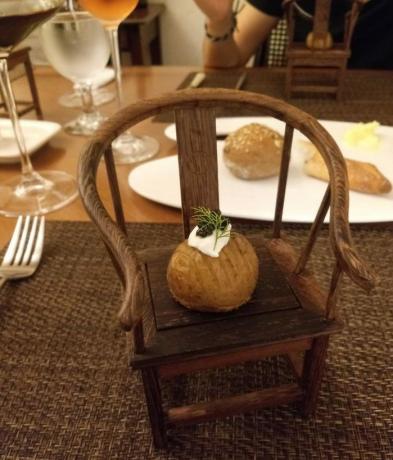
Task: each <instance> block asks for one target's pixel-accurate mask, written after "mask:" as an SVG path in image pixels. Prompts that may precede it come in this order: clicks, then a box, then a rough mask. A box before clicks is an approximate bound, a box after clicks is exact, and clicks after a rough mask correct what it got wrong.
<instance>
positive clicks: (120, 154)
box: [78, 0, 159, 164]
mask: <svg viewBox="0 0 393 460" xmlns="http://www.w3.org/2000/svg"><path fill="white" fill-rule="evenodd" d="M138 1H139V0H79V2H78V3H79V4H80V5H81V6H82V7H83V8H84V9H86V10H87V11H89V12H90V13H91V14H93V15H94V16H95V17H96V18H97V19H99V20H100V21H101V22H102V24H103V26H104V27H105V28H106V30H107V31H108V35H109V40H110V46H111V55H112V63H113V67H114V69H115V79H116V90H117V100H118V105H119V108H121V106H122V104H123V92H122V79H121V64H120V54H119V42H118V30H119V25H120V23H121V21H122V20H123V19H125V18H126V17H127V16H128V15H129V14H131V13H132V11H134V9H135V8H136V6H137V4H138ZM158 149H159V144H158V142H157V141H156V139H154V138H152V137H150V136H134V135H132V134H131V133H129V132H128V131H127V132H125V133H123V134H121V135H120V136H119V137H117V138H116V139H115V140H114V141H113V143H112V150H113V153H114V158H115V163H117V164H127V163H136V162H138V161H143V160H147V159H149V158H151V157H153V156H154V155H156V154H157V153H158Z"/></svg>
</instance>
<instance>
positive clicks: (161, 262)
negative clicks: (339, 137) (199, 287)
mask: <svg viewBox="0 0 393 460" xmlns="http://www.w3.org/2000/svg"><path fill="white" fill-rule="evenodd" d="M217 107H220V108H230V109H232V110H233V109H239V110H240V109H242V110H243V109H244V107H247V108H248V109H253V110H254V111H255V110H257V111H259V113H260V114H261V115H268V116H273V117H275V118H277V119H279V120H282V121H284V122H285V123H286V127H285V137H284V146H283V155H282V162H281V169H280V175H279V181H278V184H279V185H278V192H277V201H276V210H275V218H274V222H273V226H272V239H271V240H268V241H266V240H264V239H263V238H262V237H261V235H255V236H254V237H249V238H250V240H251V241H252V242H253V244H254V246H255V248H256V250H257V252H258V254H259V255H260V257H261V258H263V264H261V271H262V278H263V279H265V278H269V277H270V279H272V278H273V277H274V276H275V277H276V278H277V282H279V283H282V285H280V286H279V288H280V289H279V290H280V291H281V290H282V289H284V288H285V289H288V292H290V294H288V301H289V302H292V301H294V302H296V306H295V307H293V306H291V307H288V308H283V307H282V306H281V308H280V307H277V306H276V307H274V308H272V309H271V310H269V311H265V310H264V301H265V299H264V298H262V299H261V301H260V302H259V307H261V308H262V310H261V311H260V312H259V313H258V314H253V315H251V316H247V315H245V316H242V315H243V313H242V312H243V311H247V308H248V306H247V305H246V306H243V307H242V308H241V309H240V310H239V313H238V314H237V313H230V314H226V315H225V317H223V318H222V320H221V319H218V318H219V317H217V315H215V316H214V315H213V316H214V318H212V314H210V316H209V314H201V313H198V312H188V311H186V309H185V308H183V307H181V306H179V305H178V304H176V302H175V301H174V300H173V299H172V298H171V296H170V294H169V292H168V287H167V285H166V281H165V272H166V266H167V262H168V259H169V256H170V254H171V253H172V251H173V249H174V247H169V248H162V247H160V248H153V249H150V250H144V251H138V252H136V251H135V250H134V248H133V247H132V235H130V236H131V240H130V239H129V238H128V236H127V231H126V225H125V220H124V214H123V208H122V204H121V198H120V194H119V186H118V182H117V177H116V170H115V166H114V162H113V155H112V150H111V143H112V141H113V140H114V139H115V138H116V137H117V136H118V135H119V134H120V133H121V132H123V131H124V130H126V129H128V128H130V127H132V126H133V125H135V124H136V123H138V122H140V121H142V120H144V119H146V118H148V117H152V116H155V115H157V114H159V113H162V112H165V111H173V112H174V115H175V120H176V131H177V143H178V153H179V156H178V158H179V171H180V184H181V197H182V212H183V227H184V236H185V237H187V236H188V234H189V232H190V225H191V220H192V208H193V207H195V206H202V205H203V206H207V207H209V208H218V207H219V196H218V178H217V151H216V149H217V147H216V127H215V109H216V108H217ZM294 129H298V130H299V131H300V132H301V133H303V134H304V135H305V136H306V137H307V138H308V139H309V140H310V141H311V142H313V143H314V144H315V146H316V147H317V148H318V149H319V150H320V152H321V154H322V156H323V158H324V160H325V162H326V164H327V167H328V170H329V174H330V182H329V184H328V185H327V189H326V193H325V195H324V197H323V200H322V203H321V205H320V208H319V211H318V213H317V215H316V218H315V221H314V223H313V224H312V226H311V231H310V235H309V238H308V241H307V244H306V245H305V247H304V248H303V251H302V252H301V254H300V256H298V255H297V254H296V252H295V251H294V249H293V248H292V247H291V246H290V245H289V243H288V242H286V241H285V239H284V238H283V237H282V234H281V221H282V212H283V206H284V198H285V190H286V183H287V175H288V167H289V160H290V152H291V144H292V136H293V131H294ZM103 156H105V163H106V168H107V174H108V179H109V185H110V189H111V193H112V199H113V205H114V214H115V216H116V222H115V221H114V220H113V219H112V218H111V217H110V215H109V213H108V211H107V210H106V209H105V208H104V206H103V204H102V202H101V200H100V197H99V195H98V192H97V186H96V173H97V168H98V165H99V164H100V160H101V158H102V157H103ZM79 188H80V193H81V197H82V200H83V202H84V205H85V207H86V209H87V212H88V213H89V215H90V217H91V219H92V220H93V222H94V223H95V224H96V225H97V227H98V229H99V230H100V232H101V235H102V238H103V240H104V242H105V244H106V246H107V248H108V250H109V253H110V255H111V258H112V261H113V263H114V265H115V267H116V269H117V271H118V274H119V277H120V279H121V281H122V283H123V286H124V299H123V303H122V306H121V309H120V312H119V319H120V322H121V324H122V325H123V327H124V328H125V329H126V330H127V331H129V334H130V339H131V341H132V342H133V348H134V350H133V353H132V355H131V359H130V361H131V366H132V367H133V368H135V369H139V370H140V371H141V374H142V379H143V385H144V390H145V396H146V401H147V406H148V412H149V417H150V422H151V429H152V434H153V439H154V443H155V445H156V446H157V447H163V446H165V444H166V426H167V424H185V423H196V422H200V421H205V420H209V419H212V418H216V417H219V416H226V415H231V414H234V413H237V412H247V411H252V410H255V409H258V408H262V407H267V406H272V405H276V404H287V403H290V402H294V401H296V402H298V403H300V406H301V409H302V413H303V414H304V415H309V414H310V413H312V411H313V410H314V408H315V405H316V400H317V395H318V391H319V387H320V383H321V378H322V374H323V370H324V367H325V358H326V352H327V347H328V341H329V336H330V335H331V334H332V333H336V332H337V331H339V330H340V329H341V325H340V323H339V322H338V321H336V313H337V307H336V296H337V288H338V285H339V282H340V279H341V277H342V274H343V273H347V274H348V275H349V276H350V278H351V279H352V280H353V281H354V282H355V283H356V284H358V285H359V286H361V287H362V288H365V289H366V290H369V289H371V288H372V287H373V286H374V277H373V274H372V273H371V272H370V271H369V270H368V268H367V267H366V265H365V264H364V263H363V262H362V261H361V260H360V258H359V257H358V255H357V254H356V252H355V250H354V249H353V247H352V242H351V235H350V230H349V225H348V181H347V173H346V167H345V162H344V159H343V157H342V155H341V153H340V150H339V149H338V147H337V145H336V143H335V142H334V140H333V139H332V137H331V136H330V135H329V134H328V132H327V131H326V130H325V129H324V128H323V127H322V126H321V125H320V124H319V123H318V122H317V120H315V119H314V118H313V117H311V116H310V115H308V114H306V113H304V112H303V111H301V110H299V109H297V108H295V107H293V106H291V105H289V104H287V103H285V102H284V101H280V100H277V99H273V98H271V97H267V96H263V95H259V94H254V93H248V92H244V91H242V92H239V91H233V90H225V89H214V90H213V89H197V90H184V91H177V92H175V93H172V94H167V95H164V96H161V97H158V98H155V99H151V100H148V101H140V102H137V103H136V104H134V105H131V106H129V107H127V108H125V109H123V110H122V111H120V112H119V113H117V114H116V115H115V116H114V117H113V118H112V119H111V120H110V121H108V122H106V123H105V124H104V126H103V128H102V130H101V131H100V132H99V133H98V134H97V135H96V136H95V137H94V138H93V140H92V141H91V143H90V145H89V146H88V147H87V149H86V150H85V151H84V152H83V154H82V156H81V159H80V163H79ZM329 207H330V226H329V228H330V242H331V248H332V251H333V254H334V257H335V265H334V269H333V274H332V278H331V283H330V288H329V290H328V292H324V291H323V290H322V289H321V288H320V286H319V285H318V283H317V282H316V281H315V279H314V277H313V275H312V274H311V273H310V272H309V270H308V269H307V268H306V264H307V261H308V259H309V256H310V253H311V251H312V249H313V246H314V243H315V240H316V238H317V234H318V231H319V229H320V228H321V226H322V223H323V220H324V217H325V216H326V213H327V211H328V209H329ZM272 271H273V272H274V273H273V275H274V276H273V275H272V273H270V272H272ZM262 284H263V283H262ZM147 286H149V290H147ZM257 289H258V287H257ZM280 295H281V293H280ZM256 300H258V299H256ZM267 300H268V299H266V301H267ZM276 300H277V299H276ZM285 301H286V300H285ZM276 303H277V302H276ZM162 305H164V307H162ZM254 305H256V306H255V307H254V306H253V307H252V308H259V307H258V302H255V303H254ZM152 308H153V309H154V312H152V310H151V309H152ZM162 308H164V310H165V308H167V310H165V311H163V310H162ZM151 314H154V318H155V327H154V326H153V329H154V330H153V331H152V332H151V331H147V328H146V327H145V326H144V324H143V320H144V319H145V317H146V316H148V315H151ZM169 314H171V315H172V316H170V323H171V324H172V326H170V325H169V326H168V324H165V327H160V322H161V324H162V318H163V317H165V315H169ZM206 315H207V316H206ZM179 318H180V322H182V324H181V325H180V327H177V326H176V324H175V325H173V323H176V322H177V321H179ZM195 318H197V320H196V319H195ZM245 332H246V333H245ZM228 337H231V341H228ZM299 352H304V359H303V360H301V359H299V356H298V353H299ZM275 355H285V356H287V357H288V358H289V361H290V363H291V364H292V367H293V369H294V374H295V376H296V382H295V383H291V384H286V385H281V386H277V387H274V388H266V389H262V390H260V391H255V392H252V393H247V394H243V395H238V396H233V397H230V398H226V399H222V400H218V401H210V402H208V403H198V404H193V405H190V406H183V407H174V408H169V409H168V410H164V408H163V405H162V401H161V392H160V378H161V379H169V378H172V377H174V376H176V375H179V374H184V373H189V372H195V371H198V370H202V369H208V368H214V367H224V366H228V365H233V364H236V363H240V362H244V361H256V360H260V359H263V358H266V357H268V356H275Z"/></svg>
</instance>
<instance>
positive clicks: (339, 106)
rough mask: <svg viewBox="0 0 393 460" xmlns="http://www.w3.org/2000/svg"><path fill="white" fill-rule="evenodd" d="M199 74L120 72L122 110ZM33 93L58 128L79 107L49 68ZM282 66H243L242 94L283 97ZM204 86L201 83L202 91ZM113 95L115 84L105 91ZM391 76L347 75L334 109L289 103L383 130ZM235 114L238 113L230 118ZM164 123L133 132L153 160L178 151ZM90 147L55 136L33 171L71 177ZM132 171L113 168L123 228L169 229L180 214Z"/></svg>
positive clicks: (78, 216) (216, 75)
mask: <svg viewBox="0 0 393 460" xmlns="http://www.w3.org/2000/svg"><path fill="white" fill-rule="evenodd" d="M200 70H201V69H200V68H193V67H189V66H187V67H186V66H182V67H179V66H146V67H142V66H140V67H139V66H134V67H125V68H124V69H123V86H124V104H125V105H127V104H132V103H133V102H135V101H137V100H139V99H145V98H151V97H155V96H159V95H161V94H163V93H167V92H170V91H175V90H176V89H177V88H179V87H181V88H184V87H187V86H188V84H189V83H191V81H192V79H193V76H194V75H195V74H196V73H197V72H199V71H200ZM205 72H206V74H207V75H208V76H209V78H208V79H207V80H208V84H207V85H206V86H211V87H214V86H220V87H227V88H234V87H235V86H236V83H237V82H238V80H239V75H240V76H242V72H243V71H241V70H239V69H235V70H228V71H215V70H206V69H205ZM34 74H35V79H36V84H37V89H38V94H39V97H40V102H41V106H42V109H43V115H44V120H47V121H54V122H57V123H59V124H60V125H64V124H65V123H67V122H68V121H69V120H70V119H72V118H74V117H75V116H76V115H77V109H69V108H65V107H62V106H61V105H60V104H59V98H60V97H61V96H62V95H63V94H65V93H67V92H70V91H71V90H72V84H71V82H70V81H69V80H67V79H65V78H63V77H62V76H60V75H59V74H57V73H56V72H55V71H54V70H53V69H52V68H51V67H48V66H40V67H36V68H35V69H34ZM284 79H285V69H284V68H274V69H271V68H262V67H260V68H249V69H247V78H246V82H245V84H244V85H243V87H242V89H243V90H248V91H256V92H264V93H266V94H268V95H271V96H274V97H278V98H284ZM201 86H204V85H201ZM107 87H108V89H110V90H112V91H115V86H114V83H111V84H110V85H108V86H107ZM13 88H14V92H15V94H16V98H17V99H18V98H20V99H26V98H28V97H29V96H28V85H27V82H26V79H25V78H19V79H17V80H15V81H14V83H13ZM392 100H393V72H391V71H359V70H353V71H348V74H347V77H346V79H345V81H344V100H343V102H342V103H339V102H337V101H335V100H334V98H333V99H332V97H331V96H327V97H324V96H323V95H322V96H319V97H318V96H317V97H315V96H314V97H313V98H311V99H310V98H301V97H299V98H296V99H293V100H291V101H289V102H292V103H294V105H297V106H298V107H300V108H302V109H304V110H306V111H309V112H310V113H311V114H312V115H314V116H316V117H318V118H323V119H332V120H347V121H355V122H357V121H363V120H365V119H366V120H373V119H377V120H378V121H380V122H381V123H383V124H386V125H393V104H392V102H391V101H392ZM99 110H100V111H101V112H102V113H103V114H104V115H105V116H108V117H110V115H111V114H113V113H114V112H115V111H116V110H117V103H116V101H113V102H112V103H109V104H106V105H102V106H100V107H99ZM236 115H238V114H236ZM168 121H170V120H169V119H165V118H164V119H161V120H160V119H149V120H146V121H145V122H142V123H140V124H139V125H138V126H136V127H135V129H134V132H135V134H145V133H146V134H149V135H151V136H153V137H155V138H156V139H157V140H158V141H159V143H160V150H159V154H158V156H157V158H159V157H162V156H166V155H173V154H175V153H176V143H175V142H174V141H173V140H170V139H168V138H167V137H166V136H165V135H164V128H165V127H166V126H167V125H168ZM88 142H89V138H87V137H80V136H72V135H69V134H67V133H66V132H65V131H64V130H61V131H60V132H59V133H58V134H57V135H56V136H55V137H53V138H52V139H51V140H50V141H49V142H48V143H47V144H46V145H44V146H43V147H41V148H40V149H39V150H38V151H37V152H35V153H34V155H32V156H31V159H32V162H33V166H34V168H35V169H37V170H38V171H40V170H45V169H57V170H64V171H67V172H69V173H71V174H73V175H74V176H76V174H77V167H78V159H79V156H80V154H81V152H82V151H83V149H84V148H85V147H86V145H87V143H88ZM133 167H134V166H131V165H119V166H118V167H117V171H118V176H119V186H120V190H121V194H122V197H123V200H124V202H125V203H127V206H126V207H125V209H124V212H125V218H126V221H128V222H146V223H149V222H150V223H152V222H156V223H174V222H180V220H181V214H180V212H179V211H178V210H177V209H175V208H171V207H169V206H164V205H161V204H158V203H155V202H153V201H150V200H147V199H145V198H142V197H141V196H139V195H138V194H137V193H135V192H134V191H133V190H132V189H130V187H129V185H128V175H129V173H130V171H131V169H132V168H133ZM19 172H20V168H19V164H17V163H16V164H12V165H8V164H0V182H1V181H3V180H7V179H8V178H11V177H12V176H14V175H17V174H19ZM98 187H99V191H100V193H101V194H102V199H103V202H104V204H105V205H108V204H109V202H110V195H109V188H108V187H107V183H106V175H105V172H104V168H100V169H99V171H98ZM47 219H48V220H57V221H86V220H88V216H87V214H86V212H85V210H84V208H83V205H82V203H81V201H80V199H77V200H75V201H74V202H73V203H71V204H70V205H68V206H66V207H64V208H62V209H60V210H58V211H56V212H52V213H50V214H49V215H48V216H47ZM14 224H15V221H14V219H12V218H7V217H0V228H1V229H2V231H1V232H0V247H3V246H4V245H5V244H6V242H7V241H8V239H9V237H10V235H11V232H12V229H13V226H14Z"/></svg>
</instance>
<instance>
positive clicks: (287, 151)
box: [273, 124, 293, 238]
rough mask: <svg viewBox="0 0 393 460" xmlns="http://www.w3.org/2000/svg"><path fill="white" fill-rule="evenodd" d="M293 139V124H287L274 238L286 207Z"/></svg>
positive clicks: (278, 234) (278, 230) (277, 235)
mask: <svg viewBox="0 0 393 460" xmlns="http://www.w3.org/2000/svg"><path fill="white" fill-rule="evenodd" d="M292 139H293V127H292V126H291V125H288V124H286V125H285V134H284V144H283V148H282V156H281V165H280V176H279V179H278V190H277V198H276V210H275V213H274V222H273V238H279V237H280V230H281V222H282V212H283V209H284V200H285V190H286V187H287V180H288V168H289V161H290V159H291V148H292Z"/></svg>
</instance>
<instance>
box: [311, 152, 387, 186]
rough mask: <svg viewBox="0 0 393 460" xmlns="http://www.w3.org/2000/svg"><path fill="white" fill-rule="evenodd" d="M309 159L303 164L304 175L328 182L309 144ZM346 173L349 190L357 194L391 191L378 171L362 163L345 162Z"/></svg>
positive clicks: (318, 159)
mask: <svg viewBox="0 0 393 460" xmlns="http://www.w3.org/2000/svg"><path fill="white" fill-rule="evenodd" d="M309 151H310V154H311V155H310V158H309V159H308V160H306V161H305V163H304V171H305V173H306V174H308V175H309V176H312V177H316V178H317V179H322V180H324V181H328V180H329V173H328V170H327V167H326V165H325V162H324V160H323V158H322V156H321V154H320V153H319V152H318V150H317V149H316V148H315V146H314V145H312V144H310V147H309ZM345 163H346V165H347V171H348V182H349V188H350V189H351V190H355V191H357V192H362V193H370V194H376V195H378V194H381V193H389V192H390V191H391V190H392V184H391V183H390V181H389V180H388V179H387V178H386V177H385V176H384V175H383V174H382V173H381V172H380V171H379V169H378V168H377V167H376V166H375V165H373V164H371V163H365V162H364V161H356V160H348V159H346V160H345Z"/></svg>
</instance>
